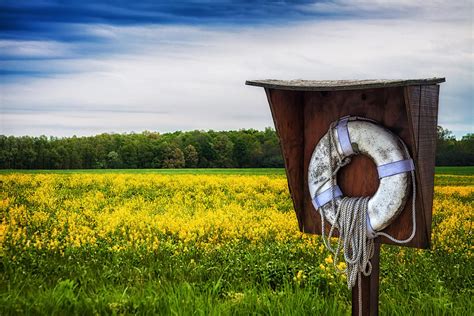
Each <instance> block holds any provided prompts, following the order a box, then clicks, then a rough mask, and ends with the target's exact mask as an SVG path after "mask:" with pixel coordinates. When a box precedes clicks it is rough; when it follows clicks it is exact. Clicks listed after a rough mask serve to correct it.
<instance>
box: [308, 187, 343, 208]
mask: <svg viewBox="0 0 474 316" xmlns="http://www.w3.org/2000/svg"><path fill="white" fill-rule="evenodd" d="M333 189H334V197H340V196H342V191H341V189H340V188H339V186H338V185H335V186H333V187H330V188H329V189H327V190H325V191H323V192H321V193H319V194H318V195H316V196H315V197H314V198H313V200H312V202H313V206H314V208H315V209H318V208H320V207H321V206H323V205H325V204H326V203H328V202H330V201H331V200H332V197H333V195H332V190H333Z"/></svg>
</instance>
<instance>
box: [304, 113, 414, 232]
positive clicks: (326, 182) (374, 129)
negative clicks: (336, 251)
mask: <svg viewBox="0 0 474 316" xmlns="http://www.w3.org/2000/svg"><path fill="white" fill-rule="evenodd" d="M331 133H332V136H331V135H330V134H331ZM331 137H333V139H334V140H335V141H334V142H335V144H334V146H330V145H329V141H330V139H331ZM355 154H364V155H367V156H368V157H370V158H371V159H372V160H373V162H374V163H375V165H376V166H377V171H378V175H379V179H380V185H379V187H378V189H377V192H376V193H375V194H374V195H373V196H372V197H371V198H370V200H369V202H368V218H367V223H368V225H367V230H368V234H369V235H370V236H375V233H376V232H379V231H381V230H383V229H384V228H385V227H387V226H388V225H389V224H390V223H391V222H392V221H393V220H394V219H395V218H396V217H397V216H398V215H399V214H400V212H401V211H402V210H403V209H404V207H405V203H406V201H407V199H408V197H409V195H410V182H411V181H412V180H411V178H410V173H409V172H410V171H412V170H414V164H413V160H412V159H411V158H410V156H409V153H408V150H407V149H406V145H405V144H404V143H403V141H402V140H401V139H400V138H399V137H397V136H396V135H394V134H393V133H391V132H390V131H388V130H387V129H385V128H383V127H382V126H380V125H378V124H377V123H376V122H375V121H371V120H368V119H365V118H361V117H349V116H346V117H343V118H341V119H340V120H339V121H338V122H337V124H335V123H333V124H331V127H330V129H329V131H328V132H327V133H326V134H325V135H324V136H323V137H322V138H321V139H320V141H319V143H318V144H317V145H316V148H315V149H314V151H313V155H312V157H311V160H310V163H309V168H308V185H309V192H310V194H311V198H312V201H313V206H314V208H315V209H319V211H320V212H321V216H324V218H325V219H327V220H328V221H329V222H330V223H331V225H334V224H336V227H338V223H335V218H336V214H335V213H334V212H335V209H337V207H338V206H339V204H340V203H341V200H342V199H343V198H344V196H343V193H342V192H341V190H340V188H339V187H338V186H337V183H335V180H333V178H334V176H333V172H334V171H333V167H334V166H331V161H338V160H339V161H341V159H343V160H345V159H348V157H350V156H352V155H355ZM336 171H337V170H336ZM333 198H334V202H335V205H336V208H333V207H332V200H333ZM413 212H414V211H413ZM413 214H414V213H413ZM413 216H414V215H413Z"/></svg>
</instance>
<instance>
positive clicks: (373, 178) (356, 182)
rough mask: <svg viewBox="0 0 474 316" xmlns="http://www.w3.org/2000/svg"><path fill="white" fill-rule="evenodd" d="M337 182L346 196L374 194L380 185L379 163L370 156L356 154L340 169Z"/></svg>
mask: <svg viewBox="0 0 474 316" xmlns="http://www.w3.org/2000/svg"><path fill="white" fill-rule="evenodd" d="M337 183H338V184H339V186H340V188H341V191H342V192H343V193H344V195H345V196H350V197H355V196H373V195H374V194H375V192H377V190H378V188H379V186H380V180H379V177H378V173H377V165H376V164H375V162H374V161H373V160H372V159H370V157H369V156H366V155H364V154H359V155H355V156H353V157H351V162H350V163H349V164H347V165H345V166H344V167H342V168H341V169H340V170H339V171H338V173H337Z"/></svg>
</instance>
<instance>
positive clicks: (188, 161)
mask: <svg viewBox="0 0 474 316" xmlns="http://www.w3.org/2000/svg"><path fill="white" fill-rule="evenodd" d="M183 154H184V161H185V166H186V168H196V167H197V165H198V162H199V154H198V152H197V150H196V148H195V147H194V146H193V145H191V144H189V145H188V146H186V147H185V148H184V151H183Z"/></svg>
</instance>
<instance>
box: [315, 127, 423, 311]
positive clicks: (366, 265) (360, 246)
mask: <svg viewBox="0 0 474 316" xmlns="http://www.w3.org/2000/svg"><path fill="white" fill-rule="evenodd" d="M336 123H337V122H334V123H332V124H331V126H330V128H329V137H328V147H329V163H330V166H331V169H332V170H333V171H332V175H331V179H330V181H331V187H332V199H331V206H332V210H333V212H334V213H335V214H336V217H335V220H334V225H332V226H331V228H330V230H329V234H328V235H327V236H326V233H325V220H324V214H323V211H322V209H320V214H321V226H322V227H321V228H322V229H321V235H322V240H323V243H324V245H325V246H326V248H327V249H328V250H329V251H330V252H331V253H332V254H333V255H334V260H333V264H334V268H335V269H336V271H337V272H339V273H346V275H347V287H348V288H349V289H351V288H352V287H354V285H355V283H356V281H358V282H357V283H358V290H359V291H358V294H359V296H358V301H359V315H362V295H361V292H362V291H361V290H362V284H361V277H362V274H363V275H365V276H369V275H370V274H371V272H372V264H371V262H370V259H371V258H372V256H373V255H374V238H375V237H380V236H384V237H387V238H388V239H390V240H391V241H393V242H396V243H408V242H410V241H411V240H412V239H413V237H414V236H415V233H416V211H415V201H416V181H415V172H414V171H413V170H412V171H411V182H412V188H413V194H412V221H413V229H412V233H411V235H410V236H409V237H408V238H407V239H404V240H399V239H396V238H395V237H393V236H391V235H389V234H387V233H383V232H374V234H372V236H370V238H369V236H368V233H367V232H368V230H367V229H368V227H367V223H368V205H369V200H370V196H365V197H344V198H343V199H342V200H341V202H340V204H339V207H338V206H337V205H336V201H335V191H334V189H335V187H336V186H335V185H336V175H337V172H338V171H339V169H341V168H342V167H344V166H345V165H347V164H348V163H350V161H351V160H350V158H349V157H346V158H343V157H341V155H340V154H339V152H338V151H337V149H336V153H337V161H336V163H335V164H334V161H333V157H332V154H331V153H332V148H333V147H334V148H336V145H335V140H334V139H335V137H334V127H335V124H336ZM400 142H401V144H402V145H403V148H404V150H405V153H406V155H407V157H409V152H408V148H407V147H406V145H405V144H404V143H403V142H402V141H400ZM323 185H324V184H323ZM336 226H337V227H336ZM335 227H336V228H338V231H339V239H338V241H337V245H336V248H335V249H334V248H333V247H332V246H331V244H330V242H329V240H330V239H331V238H332V237H333V233H334V228H335ZM341 251H342V252H343V254H344V261H345V263H346V268H345V269H343V270H340V269H339V268H338V264H339V262H340V260H339V256H340V254H341Z"/></svg>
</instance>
